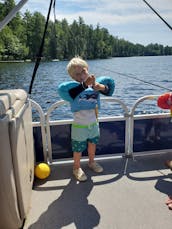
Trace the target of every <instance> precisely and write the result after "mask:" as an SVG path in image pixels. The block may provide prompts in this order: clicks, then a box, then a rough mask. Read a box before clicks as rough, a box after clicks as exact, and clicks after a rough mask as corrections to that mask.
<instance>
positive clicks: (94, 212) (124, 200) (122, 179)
mask: <svg viewBox="0 0 172 229" xmlns="http://www.w3.org/2000/svg"><path fill="white" fill-rule="evenodd" d="M167 159H172V154H171V153H164V154H158V155H151V156H139V157H134V159H126V158H117V159H116V158H111V159H107V160H103V159H102V160H101V161H100V163H101V165H103V167H104V172H103V173H102V174H95V173H93V172H92V171H90V170H89V168H88V167H87V163H86V162H82V164H83V166H82V167H83V169H84V170H85V172H86V174H87V175H88V180H87V181H86V182H77V181H76V180H75V179H74V177H73V176H72V175H71V174H72V164H71V163H65V164H56V165H52V166H51V175H50V176H49V178H48V179H46V180H43V181H41V180H35V182H34V187H33V193H32V200H31V207H30V211H29V214H28V217H27V219H26V222H25V226H24V229H59V228H71V229H73V228H77V229H92V228H99V229H125V228H128V229H162V228H164V229H171V228H172V211H171V210H169V209H168V206H167V205H166V204H165V201H166V200H167V199H168V195H172V171H171V170H169V169H167V168H165V166H164V161H165V160H167Z"/></svg>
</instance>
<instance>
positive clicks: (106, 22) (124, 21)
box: [24, 0, 172, 45]
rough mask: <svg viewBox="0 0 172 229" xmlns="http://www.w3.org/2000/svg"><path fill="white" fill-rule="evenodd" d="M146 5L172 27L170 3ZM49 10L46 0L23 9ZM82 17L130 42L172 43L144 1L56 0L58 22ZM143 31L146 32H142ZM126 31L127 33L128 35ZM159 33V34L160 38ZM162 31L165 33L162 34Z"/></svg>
mask: <svg viewBox="0 0 172 229" xmlns="http://www.w3.org/2000/svg"><path fill="white" fill-rule="evenodd" d="M147 2H148V3H149V4H150V5H151V6H152V7H153V8H154V9H155V10H156V11H157V12H158V13H159V14H160V15H161V16H162V17H163V18H164V19H165V20H166V21H167V22H168V23H169V24H171V26H172V1H171V0H147ZM48 8H49V1H47V0H29V1H28V3H27V4H26V5H25V7H24V9H25V10H26V9H28V10H29V11H31V12H34V11H39V12H41V13H42V14H43V15H44V16H47V12H48ZM79 16H81V17H82V18H83V19H84V21H85V23H86V24H88V25H90V24H91V25H93V26H95V25H97V23H99V24H100V26H101V27H105V28H107V29H108V30H110V33H111V32H112V33H114V31H117V32H118V36H119V37H124V38H125V37H126V39H127V38H128V37H129V38H131V42H132V41H135V40H136V39H137V38H138V41H139V42H140V41H141V42H142V43H144V37H145V36H146V38H145V40H147V38H148V37H151V40H154V41H155V42H156V41H157V43H159V41H160V42H161V43H162V40H163V41H164V44H169V42H170V39H169V37H171V31H170V30H169V28H167V26H166V25H165V24H164V23H163V22H162V21H161V20H160V19H159V18H158V16H157V15H156V14H155V13H154V12H153V11H152V10H151V9H150V8H149V7H148V6H147V5H146V4H145V3H144V1H142V0H94V1H93V0H57V1H56V18H57V19H58V20H62V19H64V18H66V19H67V21H68V22H69V23H72V22H73V20H74V19H75V20H78V18H79ZM53 19H54V17H53V14H51V20H53ZM134 28H135V29H134ZM142 28H144V31H142V30H141V29H142ZM125 30H127V31H126V36H125ZM129 30H131V31H133V38H132V34H130V36H128V31H129ZM138 30H139V31H140V34H136V35H135V34H134V31H138ZM149 31H151V34H150V32H149ZM158 31H159V35H157V33H158ZM162 31H163V33H165V34H163V35H162ZM115 34H116V33H115ZM120 34H121V36H120ZM134 35H135V37H134ZM162 36H163V38H162V39H161V37H162ZM139 37H140V38H139ZM165 37H166V39H165ZM155 42H154V43H155ZM171 45H172V41H171Z"/></svg>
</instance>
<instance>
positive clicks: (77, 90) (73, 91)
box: [69, 83, 87, 99]
mask: <svg viewBox="0 0 172 229" xmlns="http://www.w3.org/2000/svg"><path fill="white" fill-rule="evenodd" d="M86 88H87V86H86V85H85V84H84V83H81V84H79V85H78V86H76V87H74V88H71V89H70V90H69V94H70V96H71V97H72V99H74V98H76V96H77V95H79V94H80V93H81V92H82V91H84V90H85V89H86Z"/></svg>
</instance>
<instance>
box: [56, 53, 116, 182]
mask: <svg viewBox="0 0 172 229" xmlns="http://www.w3.org/2000/svg"><path fill="white" fill-rule="evenodd" d="M67 71H68V73H69V75H70V76H71V77H72V79H74V80H75V81H71V82H65V83H62V84H60V85H59V87H58V92H59V95H60V96H61V97H62V98H63V99H64V100H67V101H69V102H70V105H71V111H72V112H73V114H74V121H73V124H72V130H71V139H72V151H73V158H74V165H73V174H74V176H75V177H76V179H77V180H79V181H85V180H87V176H86V174H85V173H84V171H83V170H82V169H81V165H80V159H81V154H82V152H83V151H84V150H85V149H87V151H88V157H89V162H88V167H89V168H90V169H92V170H93V171H94V172H96V173H100V172H102V171H103V168H102V166H101V165H99V164H98V163H97V162H95V160H94V158H95V152H96V144H97V143H98V141H99V137H100V132H99V124H98V120H97V107H100V93H101V94H104V95H107V96H111V95H112V94H113V92H114V87H115V84H114V81H113V80H112V79H111V78H110V77H105V76H103V77H99V78H97V80H96V79H95V76H94V75H89V72H88V64H87V62H86V61H84V60H83V59H82V58H80V57H75V58H73V59H72V60H71V61H70V62H69V64H68V65H67Z"/></svg>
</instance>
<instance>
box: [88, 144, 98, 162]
mask: <svg viewBox="0 0 172 229" xmlns="http://www.w3.org/2000/svg"><path fill="white" fill-rule="evenodd" d="M95 153H96V144H94V143H91V142H88V157H89V164H92V163H93V162H94V158H95Z"/></svg>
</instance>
